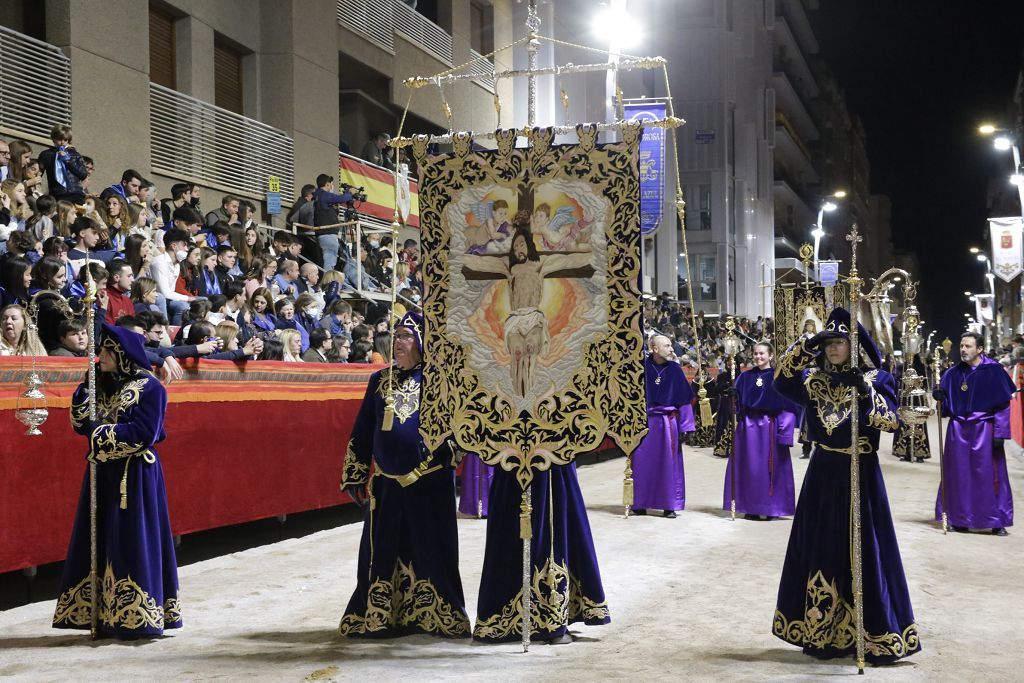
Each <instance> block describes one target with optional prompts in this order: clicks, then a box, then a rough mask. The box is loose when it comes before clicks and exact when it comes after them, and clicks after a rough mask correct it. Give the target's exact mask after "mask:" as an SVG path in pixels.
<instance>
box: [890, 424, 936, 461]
mask: <svg viewBox="0 0 1024 683" xmlns="http://www.w3.org/2000/svg"><path fill="white" fill-rule="evenodd" d="M911 436H913V439H911ZM911 452H913V454H914V456H915V457H918V458H930V457H931V443H930V442H929V441H928V432H927V430H926V429H925V425H907V424H903V425H900V428H899V429H898V430H897V431H896V437H895V438H894V439H893V442H892V454H893V455H898V456H901V457H902V456H907V455H910V454H911Z"/></svg>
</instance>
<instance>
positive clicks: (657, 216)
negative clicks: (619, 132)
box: [623, 102, 665, 237]
mask: <svg viewBox="0 0 1024 683" xmlns="http://www.w3.org/2000/svg"><path fill="white" fill-rule="evenodd" d="M623 108H624V110H625V112H626V120H627V121H634V122H642V121H660V120H661V119H664V118H665V103H664V102H632V103H629V104H626V105H624V106H623ZM637 166H638V168H639V171H640V232H641V234H643V236H644V237H650V236H651V235H653V234H654V233H656V232H657V231H658V226H660V225H661V218H662V214H663V212H664V209H665V129H664V128H656V127H653V126H652V127H650V128H644V129H643V133H642V134H641V136H640V158H639V161H638V162H637Z"/></svg>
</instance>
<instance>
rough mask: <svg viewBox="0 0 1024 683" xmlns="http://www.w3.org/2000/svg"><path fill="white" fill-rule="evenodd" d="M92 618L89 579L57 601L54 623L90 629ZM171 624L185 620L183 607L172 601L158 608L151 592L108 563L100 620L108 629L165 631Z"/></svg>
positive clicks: (101, 595) (103, 583) (104, 573)
mask: <svg viewBox="0 0 1024 683" xmlns="http://www.w3.org/2000/svg"><path fill="white" fill-rule="evenodd" d="M91 615H92V595H91V593H90V586H89V577H88V576H86V577H85V578H84V579H82V581H80V582H79V583H78V585H76V586H75V587H74V588H72V589H70V590H68V591H65V592H64V593H63V594H62V595H61V596H60V597H59V598H58V599H57V609H56V611H55V612H54V615H53V623H54V624H55V625H56V624H61V623H66V624H69V625H71V626H89V624H90V622H91ZM165 619H166V621H167V623H176V622H180V621H181V604H180V603H179V602H178V600H177V599H174V598H172V599H170V600H168V601H167V602H165V603H164V606H163V607H160V606H159V605H157V603H156V600H154V599H153V598H152V597H151V596H150V595H149V593H147V592H146V591H144V590H143V589H142V587H141V586H140V585H139V584H137V583H136V582H135V581H134V580H132V577H131V576H126V577H125V578H123V579H118V578H117V577H116V576H114V568H113V566H112V565H111V564H110V562H107V568H106V570H105V571H104V572H103V577H102V581H101V585H100V610H99V621H100V623H101V624H103V625H104V626H109V627H111V628H120V629H129V630H134V629H140V628H146V627H149V628H156V629H163V628H164V622H165Z"/></svg>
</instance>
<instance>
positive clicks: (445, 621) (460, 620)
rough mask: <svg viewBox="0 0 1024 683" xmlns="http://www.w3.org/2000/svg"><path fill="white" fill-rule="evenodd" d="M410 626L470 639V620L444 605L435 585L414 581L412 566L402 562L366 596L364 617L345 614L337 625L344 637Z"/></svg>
mask: <svg viewBox="0 0 1024 683" xmlns="http://www.w3.org/2000/svg"><path fill="white" fill-rule="evenodd" d="M407 626H413V627H415V628H417V629H419V630H421V631H424V632H426V633H438V634H441V635H445V636H450V637H460V636H468V635H469V617H467V616H466V613H465V612H464V611H463V610H462V609H461V608H459V607H456V606H454V605H452V604H451V603H449V602H448V601H446V600H445V599H444V598H442V597H441V595H440V594H439V593H438V591H437V588H435V587H434V584H433V583H431V582H430V581H428V580H426V579H417V578H416V572H415V570H414V569H413V567H412V565H411V564H405V563H404V562H402V561H401V560H399V561H398V563H397V564H396V565H395V571H394V573H393V574H392V575H391V579H390V580H384V579H377V580H376V581H374V582H373V583H372V584H371V585H370V590H369V591H368V592H367V596H366V614H365V615H361V614H346V615H344V616H343V617H342V618H341V623H339V624H338V631H339V632H340V633H341V635H343V636H349V635H363V634H367V633H379V632H381V631H387V630H389V629H392V628H401V627H407Z"/></svg>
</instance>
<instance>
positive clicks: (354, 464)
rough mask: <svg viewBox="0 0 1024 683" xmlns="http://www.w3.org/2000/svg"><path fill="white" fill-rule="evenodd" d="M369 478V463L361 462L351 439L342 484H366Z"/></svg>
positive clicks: (342, 474) (346, 454)
mask: <svg viewBox="0 0 1024 683" xmlns="http://www.w3.org/2000/svg"><path fill="white" fill-rule="evenodd" d="M369 478H370V465H369V463H364V462H360V460H359V456H358V455H356V452H355V450H354V449H353V448H352V442H351V441H349V443H348V450H346V451H345V465H344V467H343V469H342V473H341V485H342V486H349V485H350V484H365V483H366V482H367V480H368V479H369Z"/></svg>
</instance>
